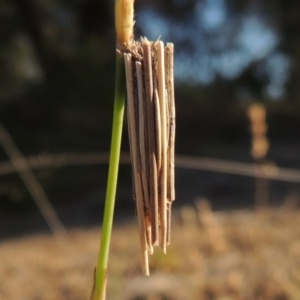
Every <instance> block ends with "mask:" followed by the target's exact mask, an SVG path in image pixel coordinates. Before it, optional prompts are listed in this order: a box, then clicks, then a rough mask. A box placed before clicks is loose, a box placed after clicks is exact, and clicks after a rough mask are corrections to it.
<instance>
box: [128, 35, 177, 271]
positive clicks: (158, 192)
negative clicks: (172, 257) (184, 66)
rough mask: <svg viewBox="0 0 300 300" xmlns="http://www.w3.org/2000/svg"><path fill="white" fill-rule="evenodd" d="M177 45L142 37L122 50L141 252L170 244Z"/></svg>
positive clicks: (145, 261)
mask: <svg viewBox="0 0 300 300" xmlns="http://www.w3.org/2000/svg"><path fill="white" fill-rule="evenodd" d="M173 49H174V46H173V44H167V45H166V46H164V44H163V42H162V41H157V42H150V41H148V40H147V39H141V41H140V42H137V41H135V42H132V43H131V44H130V46H128V49H127V50H128V51H125V52H124V60H125V70H126V82H127V98H128V99H127V100H128V124H129V136H130V147H131V159H132V164H133V179H134V197H135V200H136V205H137V214H138V222H139V230H140V240H141V247H142V253H143V262H142V267H143V272H144V274H145V275H148V274H149V267H148V254H152V253H153V247H154V246H157V245H160V246H161V248H162V249H163V251H164V252H166V246H167V245H168V244H169V243H170V218H171V204H172V201H174V199H175V190H174V142H175V104H174V76H173Z"/></svg>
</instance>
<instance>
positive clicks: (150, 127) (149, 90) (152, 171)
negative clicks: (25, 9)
mask: <svg viewBox="0 0 300 300" xmlns="http://www.w3.org/2000/svg"><path fill="white" fill-rule="evenodd" d="M142 46H143V52H144V60H143V64H144V79H145V95H146V97H145V99H146V112H147V141H148V143H147V147H148V162H149V170H148V172H149V173H148V174H149V177H148V179H149V195H150V212H151V215H150V219H151V230H152V243H153V246H155V245H157V244H158V242H159V232H158V224H159V219H158V185H157V180H158V179H157V178H158V175H157V162H156V155H155V128H154V104H153V81H152V57H151V56H152V54H151V44H150V42H148V41H147V40H144V41H143V43H142Z"/></svg>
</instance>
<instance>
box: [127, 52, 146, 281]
mask: <svg viewBox="0 0 300 300" xmlns="http://www.w3.org/2000/svg"><path fill="white" fill-rule="evenodd" d="M124 61H125V72H126V79H127V80H126V83H127V103H128V116H129V118H128V121H129V132H130V139H131V152H132V165H133V174H134V183H135V196H136V206H137V215H138V222H139V235H140V243H141V248H142V271H143V273H144V274H145V275H147V276H148V275H149V263H148V250H147V241H146V228H145V214H144V199H143V191H142V181H141V173H140V171H139V162H138V157H139V153H138V140H137V137H138V135H137V130H136V129H137V120H136V113H135V103H134V89H133V88H134V83H133V76H132V74H133V70H132V57H131V54H124Z"/></svg>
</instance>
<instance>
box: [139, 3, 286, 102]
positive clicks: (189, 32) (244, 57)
mask: <svg viewBox="0 0 300 300" xmlns="http://www.w3.org/2000/svg"><path fill="white" fill-rule="evenodd" d="M177 1H178V2H179V3H180V1H181V2H184V0H177ZM137 22H138V23H139V24H141V25H142V26H143V28H142V29H143V31H144V34H145V35H146V36H147V37H148V38H149V39H152V40H156V39H157V38H158V37H161V39H162V40H163V41H166V42H167V41H172V40H175V41H177V42H179V43H184V42H185V41H188V44H189V46H190V49H189V50H188V51H180V52H178V51H177V52H175V54H176V55H175V76H176V78H177V79H178V80H188V81H192V82H194V83H195V84H203V85H205V84H210V83H212V82H213V80H214V79H215V77H216V76H217V75H219V76H222V77H224V78H226V79H229V80H230V79H234V78H236V77H238V76H239V75H240V74H241V73H242V71H243V70H244V69H245V68H246V67H247V66H248V65H249V64H250V63H252V62H258V63H259V64H258V65H259V66H260V68H258V70H257V74H258V76H265V77H266V78H267V81H268V85H267V86H266V89H265V96H266V97H268V98H270V99H279V98H281V97H283V96H284V92H285V90H284V86H285V83H286V81H287V79H288V74H289V67H290V64H289V61H288V58H287V57H286V56H284V55H283V54H282V53H279V52H278V50H277V47H278V45H279V43H280V38H279V35H278V34H277V32H276V31H275V29H274V28H273V27H272V26H271V24H269V22H268V18H267V17H266V16H264V15H262V14H261V13H260V10H259V8H258V7H255V6H254V7H250V8H249V10H248V11H247V12H246V14H245V15H243V16H241V17H240V18H239V19H232V18H231V16H230V15H229V13H228V9H227V6H226V1H225V0H206V1H201V2H199V4H198V5H197V6H196V10H195V11H194V12H193V14H192V15H191V19H190V23H183V22H174V23H170V22H166V21H164V18H163V17H162V16H161V15H159V14H158V13H156V12H155V11H153V10H151V9H147V10H144V11H141V12H139V13H138V18H137ZM175 47H176V44H175ZM175 51H176V48H175Z"/></svg>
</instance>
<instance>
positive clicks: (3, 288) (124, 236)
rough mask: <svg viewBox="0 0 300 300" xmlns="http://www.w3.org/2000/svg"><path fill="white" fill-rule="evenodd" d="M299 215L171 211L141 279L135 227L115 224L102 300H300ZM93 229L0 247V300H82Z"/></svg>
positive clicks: (88, 280) (202, 208)
mask: <svg viewBox="0 0 300 300" xmlns="http://www.w3.org/2000/svg"><path fill="white" fill-rule="evenodd" d="M299 215H300V212H299V211H298V210H286V209H268V210H265V211H260V212H254V211H250V210H244V211H231V212H219V213H212V212H211V211H210V209H209V206H208V205H207V203H206V202H205V201H203V200H202V201H198V202H196V205H195V207H191V206H186V207H183V208H182V209H181V210H180V211H176V212H175V213H174V217H173V225H172V243H171V245H170V246H169V248H168V254H167V256H165V255H164V254H162V253H161V252H159V251H158V252H157V253H155V255H154V256H153V257H151V260H150V269H151V275H150V277H144V276H142V275H141V270H140V265H139V244H138V232H137V224H136V220H134V221H132V222H127V223H123V224H119V225H116V226H115V228H114V231H113V240H112V246H111V254H110V262H109V281H108V297H107V298H108V299H124V300H138V299H139V300H142V299H145V300H146V299H149V300H150V299H151V300H154V299H155V300H158V299H168V300H170V299H172V300H178V299H191V300H193V299H195V300H198V299H202V300H210V299H218V300H225V299H226V300H230V299H232V300H233V299H241V300H250V299H251V300H260V299H263V300H267V299H270V300H271V299H272V300H274V299H277V300H283V299H291V300H292V299H295V300H296V299H300V218H299ZM99 234H100V232H99V230H98V229H72V230H71V231H70V241H69V243H67V244H60V243H59V242H58V241H56V240H55V239H54V238H53V237H52V236H51V235H46V234H45V235H33V236H27V237H23V238H18V239H14V240H4V241H2V242H1V244H0V259H1V264H0V279H1V280H0V282H1V284H0V299H5V300H6V299H10V300H19V299H20V300H39V299H41V300H50V299H51V300H53V299H55V300H71V299H72V300H81V299H82V300H83V299H88V298H89V294H90V291H91V287H92V277H93V267H94V264H95V262H96V258H97V251H98V241H99Z"/></svg>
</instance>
